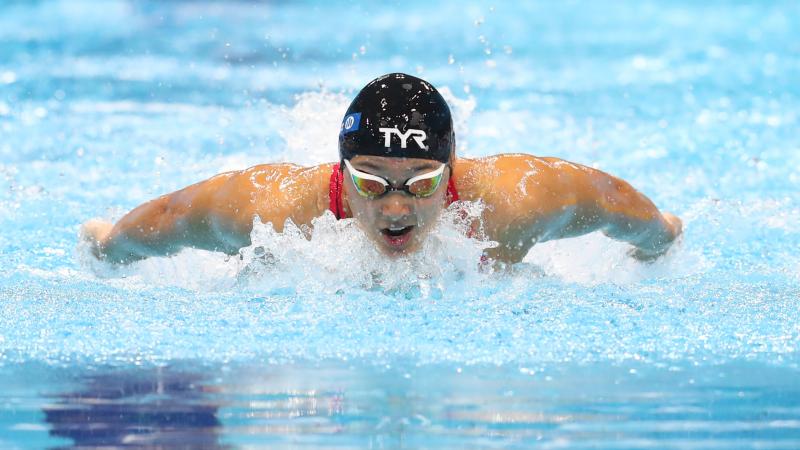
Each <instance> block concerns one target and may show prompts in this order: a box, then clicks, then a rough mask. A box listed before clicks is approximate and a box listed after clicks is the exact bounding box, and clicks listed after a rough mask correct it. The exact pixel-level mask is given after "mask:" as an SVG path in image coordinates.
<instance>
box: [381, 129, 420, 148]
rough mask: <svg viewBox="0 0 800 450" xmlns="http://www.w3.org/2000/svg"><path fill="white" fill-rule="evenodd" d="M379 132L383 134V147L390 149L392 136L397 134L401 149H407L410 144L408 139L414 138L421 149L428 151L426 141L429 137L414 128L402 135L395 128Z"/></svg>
mask: <svg viewBox="0 0 800 450" xmlns="http://www.w3.org/2000/svg"><path fill="white" fill-rule="evenodd" d="M378 131H380V132H382V133H383V145H384V146H386V147H387V148H388V147H391V146H392V134H396V135H397V136H398V137H399V138H400V148H406V144H407V143H408V138H414V142H416V143H417V145H418V146H419V148H421V149H423V150H427V149H428V146H427V145H425V139H428V135H427V134H425V131H423V130H416V129H414V128H409V129H408V130H406V132H405V133H401V132H400V130H398V129H397V127H394V128H378Z"/></svg>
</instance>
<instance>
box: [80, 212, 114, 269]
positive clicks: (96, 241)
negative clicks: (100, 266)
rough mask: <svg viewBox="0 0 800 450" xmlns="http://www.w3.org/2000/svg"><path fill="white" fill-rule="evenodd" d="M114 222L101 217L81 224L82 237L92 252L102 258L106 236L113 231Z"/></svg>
mask: <svg viewBox="0 0 800 450" xmlns="http://www.w3.org/2000/svg"><path fill="white" fill-rule="evenodd" d="M112 228H114V224H113V223H110V222H106V221H104V220H100V219H92V220H88V221H86V223H84V224H83V225H81V231H80V234H79V236H80V239H81V241H83V242H85V243H86V244H88V245H89V248H90V249H91V250H92V254H93V255H94V256H95V257H97V258H98V259H100V258H101V257H102V249H103V245H104V244H105V241H106V238H107V237H108V235H109V234H110V233H111V229H112Z"/></svg>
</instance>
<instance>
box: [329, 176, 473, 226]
mask: <svg viewBox="0 0 800 450" xmlns="http://www.w3.org/2000/svg"><path fill="white" fill-rule="evenodd" d="M343 183H344V171H342V170H340V169H339V164H338V163H337V164H334V165H333V172H331V183H330V188H329V189H328V195H329V198H330V203H329V208H330V210H331V212H332V213H333V215H334V216H336V218H337V219H344V218H346V217H345V215H344V214H345V213H344V205H343V203H342V185H343ZM455 201H458V191H457V190H456V184H455V182H453V177H452V176H451V177H450V178H449V179H448V181H447V206H450V204H451V203H453V202H455Z"/></svg>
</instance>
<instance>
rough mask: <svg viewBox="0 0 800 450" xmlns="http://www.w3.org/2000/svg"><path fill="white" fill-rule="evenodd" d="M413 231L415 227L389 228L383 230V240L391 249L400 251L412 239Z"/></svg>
mask: <svg viewBox="0 0 800 450" xmlns="http://www.w3.org/2000/svg"><path fill="white" fill-rule="evenodd" d="M413 229H414V226H413V225H410V226H407V227H389V228H384V229H382V230H381V234H383V238H384V239H385V240H386V242H387V243H388V244H389V246H390V247H393V248H396V249H400V248H402V247H404V246H405V245H406V244H407V243H408V241H409V239H411V231H412V230H413Z"/></svg>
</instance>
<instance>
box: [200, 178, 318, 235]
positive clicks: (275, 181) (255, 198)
mask: <svg viewBox="0 0 800 450" xmlns="http://www.w3.org/2000/svg"><path fill="white" fill-rule="evenodd" d="M332 170H333V164H321V165H317V166H310V167H303V166H298V165H296V164H289V163H280V164H260V165H257V166H253V167H249V168H247V169H244V170H241V171H235V172H228V173H225V174H220V175H218V176H217V177H223V178H224V180H222V182H221V183H220V184H219V185H218V188H217V189H216V192H215V195H214V196H215V198H216V203H217V204H218V205H219V206H220V207H222V208H224V209H227V210H228V211H229V213H230V214H231V215H234V216H238V218H239V219H240V220H243V221H247V222H250V221H252V218H253V216H254V215H258V216H260V217H261V218H262V220H264V221H265V222H266V221H272V222H273V223H275V224H276V226H278V224H279V223H280V224H281V225H282V223H283V221H285V219H287V218H291V219H292V220H294V221H295V222H297V223H299V222H302V223H306V222H310V220H311V218H313V217H317V216H319V215H321V214H322V213H323V212H324V211H325V210H326V209H327V207H328V186H329V182H330V175H331V171H332ZM215 178H216V177H215Z"/></svg>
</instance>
